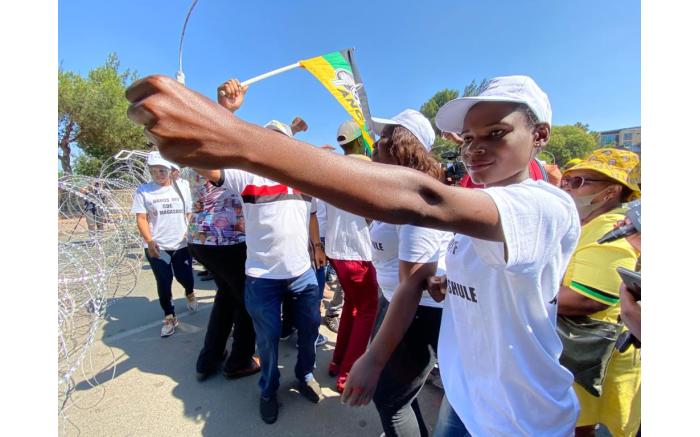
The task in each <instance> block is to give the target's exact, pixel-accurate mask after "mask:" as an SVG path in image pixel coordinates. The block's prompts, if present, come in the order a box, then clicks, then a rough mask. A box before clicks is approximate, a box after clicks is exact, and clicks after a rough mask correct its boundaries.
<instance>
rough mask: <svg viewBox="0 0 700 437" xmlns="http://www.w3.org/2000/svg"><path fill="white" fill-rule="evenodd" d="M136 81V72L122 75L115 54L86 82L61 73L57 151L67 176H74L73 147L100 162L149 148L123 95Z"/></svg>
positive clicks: (79, 77)
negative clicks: (123, 153) (127, 111)
mask: <svg viewBox="0 0 700 437" xmlns="http://www.w3.org/2000/svg"><path fill="white" fill-rule="evenodd" d="M136 78H137V75H136V73H134V72H130V71H129V70H126V71H124V72H120V71H119V59H118V58H117V55H116V54H114V53H112V54H110V55H109V56H108V57H107V61H106V62H105V63H104V65H102V66H100V67H97V68H95V69H93V70H91V71H90V72H89V73H88V76H87V78H83V77H81V76H80V75H78V74H75V73H73V72H70V71H63V70H62V69H60V70H59V72H58V148H59V151H60V152H61V154H59V159H60V161H61V166H62V168H63V171H64V173H66V174H72V173H73V169H72V166H71V161H70V159H71V147H72V146H74V145H77V146H78V147H80V148H81V149H82V150H83V151H84V152H85V153H87V154H88V155H89V156H90V157H92V158H95V159H97V160H99V161H103V160H105V159H107V158H108V157H110V156H112V155H114V154H115V153H117V152H118V151H119V150H121V149H145V148H146V137H145V135H144V133H143V130H142V129H141V128H140V127H139V126H137V125H136V124H134V123H132V122H131V121H130V120H129V119H128V118H127V116H126V110H127V108H128V106H129V103H128V101H127V100H126V98H125V97H124V91H125V90H126V86H127V84H129V83H131V82H133V81H134V80H136ZM87 162H88V161H85V162H84V163H87ZM90 165H91V166H94V165H96V164H95V163H94V162H91V164H90Z"/></svg>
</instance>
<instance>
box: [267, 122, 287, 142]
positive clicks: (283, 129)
mask: <svg viewBox="0 0 700 437" xmlns="http://www.w3.org/2000/svg"><path fill="white" fill-rule="evenodd" d="M265 127H266V128H268V129H272V130H275V131H277V132H279V133H283V134H285V135H287V136H288V137H290V138H291V137H292V136H294V134H292V128H291V127H289V125H287V124H284V123H282V122H281V121H277V120H270V121H268V122H267V124H266V125H265Z"/></svg>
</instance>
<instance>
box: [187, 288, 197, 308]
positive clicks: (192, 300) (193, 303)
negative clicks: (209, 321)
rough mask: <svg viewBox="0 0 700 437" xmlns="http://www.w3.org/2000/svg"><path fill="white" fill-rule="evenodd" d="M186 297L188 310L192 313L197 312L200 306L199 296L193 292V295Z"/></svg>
mask: <svg viewBox="0 0 700 437" xmlns="http://www.w3.org/2000/svg"><path fill="white" fill-rule="evenodd" d="M185 297H187V309H188V310H189V311H190V312H195V311H197V307H198V306H199V304H198V303H197V295H196V294H194V291H193V292H192V294H190V295H187V296H185Z"/></svg>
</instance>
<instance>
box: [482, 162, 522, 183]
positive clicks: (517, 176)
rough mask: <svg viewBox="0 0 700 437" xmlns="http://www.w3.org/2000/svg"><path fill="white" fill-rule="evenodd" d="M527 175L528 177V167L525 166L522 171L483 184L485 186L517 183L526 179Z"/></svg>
mask: <svg viewBox="0 0 700 437" xmlns="http://www.w3.org/2000/svg"><path fill="white" fill-rule="evenodd" d="M529 177H530V168H529V167H527V168H525V169H523V170H522V171H520V172H518V173H516V174H514V175H513V176H511V177H509V178H506V179H503V180H502V181H499V182H494V183H492V184H484V187H486V188H489V187H505V186H507V185H512V184H519V183H520V182H523V181H524V180H526V179H528V178H529Z"/></svg>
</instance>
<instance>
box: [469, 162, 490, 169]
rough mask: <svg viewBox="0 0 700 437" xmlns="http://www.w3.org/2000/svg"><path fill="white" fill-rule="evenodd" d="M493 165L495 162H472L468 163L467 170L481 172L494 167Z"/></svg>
mask: <svg viewBox="0 0 700 437" xmlns="http://www.w3.org/2000/svg"><path fill="white" fill-rule="evenodd" d="M493 163H494V162H493V161H471V162H469V163H467V169H468V170H472V171H479V170H483V169H485V168H488V167H490V166H492V165H493Z"/></svg>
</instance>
